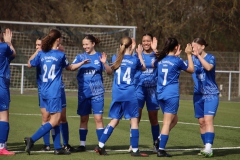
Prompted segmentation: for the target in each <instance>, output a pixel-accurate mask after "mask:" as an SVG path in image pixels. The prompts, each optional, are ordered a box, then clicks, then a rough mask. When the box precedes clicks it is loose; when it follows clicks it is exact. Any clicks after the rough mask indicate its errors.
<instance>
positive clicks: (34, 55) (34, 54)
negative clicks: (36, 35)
mask: <svg viewBox="0 0 240 160" xmlns="http://www.w3.org/2000/svg"><path fill="white" fill-rule="evenodd" d="M40 50H41V49H37V50H36V51H35V52H34V53H33V54H32V55H31V57H30V58H29V59H28V68H31V67H32V65H31V64H30V61H31V60H32V59H34V58H35V57H36V55H37V54H38V52H39V51H40Z"/></svg>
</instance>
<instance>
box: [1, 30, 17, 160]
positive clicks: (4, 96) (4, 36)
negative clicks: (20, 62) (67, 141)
mask: <svg viewBox="0 0 240 160" xmlns="http://www.w3.org/2000/svg"><path fill="white" fill-rule="evenodd" d="M11 41H12V32H11V30H10V29H8V28H7V29H6V31H5V33H2V31H1V30H0V53H1V54H0V156H4V155H6V156H9V155H15V153H14V152H10V151H8V150H7V149H6V143H7V140H8V134H9V129H10V126H9V107H10V106H9V104H10V92H9V85H10V65H9V63H10V61H11V60H12V59H14V57H15V56H16V51H15V49H14V47H13V45H12V43H11Z"/></svg>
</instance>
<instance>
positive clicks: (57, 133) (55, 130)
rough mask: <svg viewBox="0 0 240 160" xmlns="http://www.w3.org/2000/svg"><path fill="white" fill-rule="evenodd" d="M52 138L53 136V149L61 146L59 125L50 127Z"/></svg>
mask: <svg viewBox="0 0 240 160" xmlns="http://www.w3.org/2000/svg"><path fill="white" fill-rule="evenodd" d="M52 138H53V145H54V149H60V148H62V146H61V142H60V127H59V126H55V127H53V128H52Z"/></svg>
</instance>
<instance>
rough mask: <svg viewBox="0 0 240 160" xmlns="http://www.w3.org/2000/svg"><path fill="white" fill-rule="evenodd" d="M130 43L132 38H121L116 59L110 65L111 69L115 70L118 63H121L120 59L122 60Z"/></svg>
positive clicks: (118, 65)
mask: <svg viewBox="0 0 240 160" xmlns="http://www.w3.org/2000/svg"><path fill="white" fill-rule="evenodd" d="M131 45H132V39H131V38H130V37H123V38H122V39H121V42H120V49H119V52H118V54H117V58H116V61H115V62H114V63H113V65H112V66H111V68H112V69H114V70H116V69H118V68H119V67H120V65H121V63H122V60H123V56H124V53H125V51H126V49H127V48H128V47H130V46H131Z"/></svg>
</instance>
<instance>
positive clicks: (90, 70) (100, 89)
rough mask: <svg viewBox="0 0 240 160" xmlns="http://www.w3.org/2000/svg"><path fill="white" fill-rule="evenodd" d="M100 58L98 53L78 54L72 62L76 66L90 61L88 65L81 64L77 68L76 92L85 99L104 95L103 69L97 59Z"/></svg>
mask: <svg viewBox="0 0 240 160" xmlns="http://www.w3.org/2000/svg"><path fill="white" fill-rule="evenodd" d="M101 56H102V55H101V53H99V52H96V53H95V54H93V55H89V54H88V53H86V52H84V53H82V54H78V55H77V56H76V57H75V59H74V61H73V62H72V64H77V63H79V62H82V61H84V60H86V59H90V63H87V64H83V65H82V66H81V67H79V68H78V74H77V80H78V92H81V94H83V95H84V96H85V97H86V98H89V97H92V96H96V95H100V94H102V93H104V86H103V78H102V72H103V70H105V68H104V65H103V64H102V63H101V61H100V59H99V57H101Z"/></svg>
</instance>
